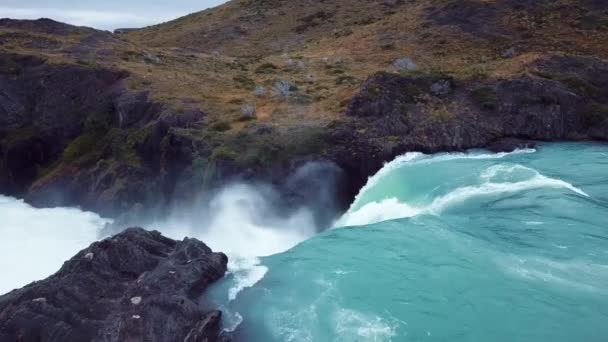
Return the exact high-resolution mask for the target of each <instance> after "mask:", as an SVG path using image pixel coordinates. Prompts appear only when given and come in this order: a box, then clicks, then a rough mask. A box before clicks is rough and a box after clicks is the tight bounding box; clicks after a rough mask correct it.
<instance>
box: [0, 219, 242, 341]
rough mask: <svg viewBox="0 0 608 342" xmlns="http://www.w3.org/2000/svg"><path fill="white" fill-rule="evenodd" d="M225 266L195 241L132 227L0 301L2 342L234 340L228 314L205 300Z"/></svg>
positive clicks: (220, 255) (224, 260) (222, 258)
mask: <svg viewBox="0 0 608 342" xmlns="http://www.w3.org/2000/svg"><path fill="white" fill-rule="evenodd" d="M227 262H228V258H227V257H226V255H224V254H223V253H214V252H212V251H211V249H210V248H209V247H207V246H206V245H205V244H204V243H202V242H200V241H198V240H196V239H188V238H185V239H184V240H183V241H175V240H171V239H169V238H166V237H164V236H162V235H161V234H160V233H159V232H156V231H146V230H144V229H142V228H129V229H127V230H125V231H124V232H122V233H120V234H117V235H115V236H113V237H110V238H107V239H104V240H102V241H99V242H95V243H93V244H91V245H90V246H89V247H88V248H86V249H84V250H82V251H80V252H79V253H78V254H76V255H75V256H74V257H73V258H72V259H70V260H68V261H67V262H65V264H64V265H63V267H62V268H61V269H60V270H59V271H58V272H57V273H55V274H54V275H52V276H50V277H49V278H47V279H45V280H41V281H36V282H33V283H31V284H29V285H27V286H25V287H24V288H22V289H18V290H14V291H12V292H10V293H8V294H5V295H3V296H0V340H1V341H24V342H27V341H57V342H64V341H142V342H143V341H146V342H154V341H159V342H161V341H162V342H168V341H187V342H204V341H205V342H213V341H229V340H230V337H229V336H226V335H224V334H222V333H221V317H222V313H221V312H220V311H210V312H207V311H205V310H204V309H203V308H202V307H201V303H200V299H201V297H202V295H203V293H204V292H205V290H206V289H207V288H208V287H209V286H210V285H211V284H212V283H214V282H215V281H217V280H219V279H221V278H222V277H223V276H224V274H225V272H226V265H227Z"/></svg>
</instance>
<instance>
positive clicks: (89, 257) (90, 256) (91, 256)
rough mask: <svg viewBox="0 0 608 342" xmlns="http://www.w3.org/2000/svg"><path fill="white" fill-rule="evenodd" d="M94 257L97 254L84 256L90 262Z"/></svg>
mask: <svg viewBox="0 0 608 342" xmlns="http://www.w3.org/2000/svg"><path fill="white" fill-rule="evenodd" d="M94 256H95V254H93V253H87V254H85V255H84V258H85V259H88V260H93V257H94Z"/></svg>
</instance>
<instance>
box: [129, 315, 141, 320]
mask: <svg viewBox="0 0 608 342" xmlns="http://www.w3.org/2000/svg"><path fill="white" fill-rule="evenodd" d="M131 317H132V318H133V319H140V318H141V316H140V315H133V316H131Z"/></svg>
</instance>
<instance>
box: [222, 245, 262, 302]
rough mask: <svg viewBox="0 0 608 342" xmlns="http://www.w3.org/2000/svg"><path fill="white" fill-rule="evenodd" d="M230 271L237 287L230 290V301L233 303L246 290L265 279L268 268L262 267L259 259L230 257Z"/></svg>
mask: <svg viewBox="0 0 608 342" xmlns="http://www.w3.org/2000/svg"><path fill="white" fill-rule="evenodd" d="M228 260H229V262H228V271H229V272H230V273H231V274H232V275H233V277H234V282H235V285H234V286H233V287H231V288H230V290H228V300H229V301H233V300H235V299H236V297H237V295H238V294H239V293H240V292H241V291H242V290H243V289H245V288H248V287H252V286H253V285H255V284H257V283H258V282H259V281H260V280H262V279H263V278H264V276H265V275H266V272H268V267H266V266H263V265H260V259H258V258H243V257H240V256H233V255H231V256H229V257H228Z"/></svg>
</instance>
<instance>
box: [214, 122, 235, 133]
mask: <svg viewBox="0 0 608 342" xmlns="http://www.w3.org/2000/svg"><path fill="white" fill-rule="evenodd" d="M230 128H231V126H230V123H228V122H226V121H218V122H216V123H214V124H213V125H211V129H213V130H214V131H216V132H225V131H228V130H230Z"/></svg>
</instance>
